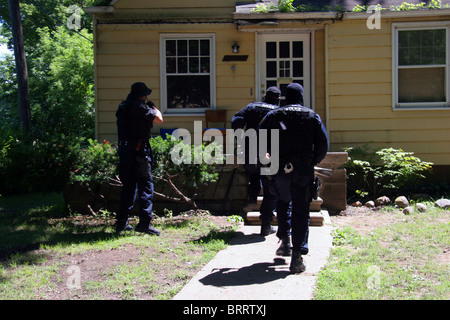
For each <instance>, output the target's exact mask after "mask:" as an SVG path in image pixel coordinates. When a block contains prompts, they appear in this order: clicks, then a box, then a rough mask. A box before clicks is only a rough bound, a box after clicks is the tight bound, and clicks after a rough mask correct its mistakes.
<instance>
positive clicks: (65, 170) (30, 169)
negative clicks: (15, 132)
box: [0, 135, 80, 195]
mask: <svg viewBox="0 0 450 320" xmlns="http://www.w3.org/2000/svg"><path fill="white" fill-rule="evenodd" d="M79 144H80V140H78V139H73V138H68V137H66V136H64V135H61V136H58V137H52V138H51V139H49V140H47V141H44V140H39V139H32V138H30V137H18V136H16V137H13V136H10V137H9V139H6V141H4V142H3V143H2V144H0V155H1V159H0V194H2V195H11V194H24V193H32V192H59V191H62V189H63V188H64V186H65V184H66V183H67V181H68V179H69V176H70V171H71V170H72V169H73V163H74V162H75V160H76V159H77V158H78V150H79Z"/></svg>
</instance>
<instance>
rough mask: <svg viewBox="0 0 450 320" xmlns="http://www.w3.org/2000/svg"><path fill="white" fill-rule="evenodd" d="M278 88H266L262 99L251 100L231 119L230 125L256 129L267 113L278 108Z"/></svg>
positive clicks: (237, 127)
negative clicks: (258, 100)
mask: <svg viewBox="0 0 450 320" xmlns="http://www.w3.org/2000/svg"><path fill="white" fill-rule="evenodd" d="M280 95H281V92H280V89H278V88H277V87H270V88H268V89H267V92H266V95H265V97H264V101H261V102H252V103H250V104H248V105H246V106H245V107H244V108H243V109H241V110H239V111H238V112H237V113H236V114H235V115H234V117H233V118H232V119H231V127H232V128H233V129H234V130H236V129H243V128H244V127H245V128H246V129H247V130H248V129H256V128H257V127H258V126H259V124H260V123H261V121H262V120H263V119H264V117H265V116H266V114H267V113H269V112H270V111H272V110H275V109H277V108H278V103H279V100H280Z"/></svg>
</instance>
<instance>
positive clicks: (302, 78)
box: [257, 34, 312, 108]
mask: <svg viewBox="0 0 450 320" xmlns="http://www.w3.org/2000/svg"><path fill="white" fill-rule="evenodd" d="M258 46H259V59H258V60H259V61H258V66H259V76H258V80H259V83H257V88H259V90H257V94H258V95H257V98H258V99H262V98H263V97H264V95H265V92H266V90H267V88H269V87H271V86H277V87H278V88H280V90H281V95H282V97H281V103H280V105H284V104H285V93H286V87H287V86H288V84H289V83H292V82H296V83H300V84H301V85H302V86H303V88H304V102H303V104H304V105H305V106H306V107H309V108H311V107H312V106H311V79H310V77H311V75H310V74H311V60H310V34H260V35H259V38H258ZM257 70H258V68H257Z"/></svg>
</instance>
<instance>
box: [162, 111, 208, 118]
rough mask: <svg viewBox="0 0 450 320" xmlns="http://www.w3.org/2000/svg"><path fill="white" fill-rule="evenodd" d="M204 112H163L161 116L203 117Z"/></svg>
mask: <svg viewBox="0 0 450 320" xmlns="http://www.w3.org/2000/svg"><path fill="white" fill-rule="evenodd" d="M204 116H205V112H204V111H202V112H199V113H181V112H180V113H163V117H204Z"/></svg>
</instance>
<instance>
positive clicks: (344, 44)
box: [326, 19, 450, 165]
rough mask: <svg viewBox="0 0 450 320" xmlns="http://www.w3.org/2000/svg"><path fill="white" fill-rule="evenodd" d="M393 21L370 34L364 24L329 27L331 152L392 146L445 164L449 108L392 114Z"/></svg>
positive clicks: (449, 160) (449, 150)
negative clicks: (360, 146)
mask: <svg viewBox="0 0 450 320" xmlns="http://www.w3.org/2000/svg"><path fill="white" fill-rule="evenodd" d="M392 22H397V21H392V19H384V20H382V25H381V26H382V27H381V29H379V30H377V29H374V30H369V29H368V28H367V27H366V20H344V21H340V22H336V23H333V24H330V25H328V26H327V34H328V39H326V44H327V55H328V75H327V79H328V95H327V98H328V115H327V119H328V121H329V123H328V124H327V128H328V130H329V133H330V140H331V149H332V151H341V150H342V149H341V148H342V147H348V146H356V145H363V144H369V145H371V146H372V147H374V148H381V147H395V148H401V149H403V150H406V151H412V152H414V153H415V154H416V155H417V156H418V157H420V158H421V159H422V160H424V161H431V162H433V163H435V164H439V165H449V164H450V109H449V110H429V111H420V110H402V111H400V110H393V109H392V48H391V47H392V38H391V37H392V29H391V28H392Z"/></svg>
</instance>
